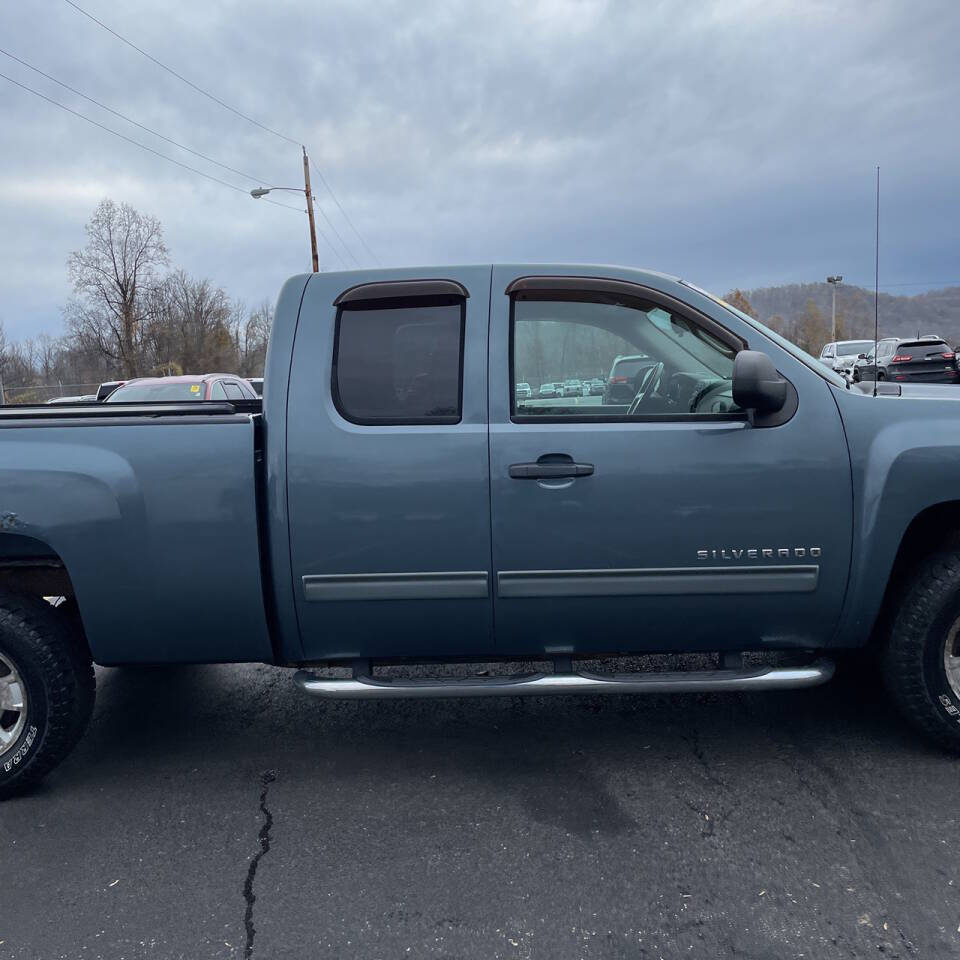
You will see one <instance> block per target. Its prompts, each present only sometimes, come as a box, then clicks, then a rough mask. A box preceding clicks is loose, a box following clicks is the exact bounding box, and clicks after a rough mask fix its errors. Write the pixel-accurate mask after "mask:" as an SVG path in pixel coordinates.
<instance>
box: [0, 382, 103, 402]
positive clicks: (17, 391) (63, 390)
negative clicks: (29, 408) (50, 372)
mask: <svg viewBox="0 0 960 960" xmlns="http://www.w3.org/2000/svg"><path fill="white" fill-rule="evenodd" d="M99 386H100V384H99V383H42V384H36V385H34V386H31V387H8V386H4V387H3V391H2V395H0V403H3V404H22V403H49V402H50V401H51V400H56V399H57V398H58V397H94V398H95V397H96V393H97V389H98V388H99Z"/></svg>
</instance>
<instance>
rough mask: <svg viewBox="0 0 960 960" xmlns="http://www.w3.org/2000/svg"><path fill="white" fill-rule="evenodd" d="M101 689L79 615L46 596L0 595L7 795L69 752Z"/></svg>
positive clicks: (2, 757)
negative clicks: (97, 687)
mask: <svg viewBox="0 0 960 960" xmlns="http://www.w3.org/2000/svg"><path fill="white" fill-rule="evenodd" d="M94 690H95V680H94V675H93V664H92V662H91V660H90V655H89V652H88V651H87V649H86V644H85V642H84V641H83V638H82V634H79V633H78V628H77V626H76V625H75V624H74V623H73V622H72V618H71V617H69V616H66V615H64V613H63V612H60V611H57V610H55V609H54V608H53V607H51V606H50V604H48V603H47V602H46V601H44V600H41V599H38V598H33V597H22V596H15V595H11V594H0V800H3V799H5V798H7V797H9V796H11V795H12V794H14V793H17V792H19V791H21V790H23V789H25V788H26V787H29V786H31V785H33V784H34V783H36V782H37V781H39V780H40V779H41V778H42V777H44V776H46V774H47V773H49V772H50V771H51V770H52V769H53V768H54V767H55V766H56V765H57V764H58V763H60V761H61V760H63V758H64V757H65V756H66V755H67V754H68V753H69V752H70V750H71V749H72V748H73V746H74V745H75V744H76V742H77V740H79V739H80V735H81V734H82V733H83V730H84V728H85V727H86V724H87V721H88V719H89V717H90V712H91V710H92V707H93V698H94Z"/></svg>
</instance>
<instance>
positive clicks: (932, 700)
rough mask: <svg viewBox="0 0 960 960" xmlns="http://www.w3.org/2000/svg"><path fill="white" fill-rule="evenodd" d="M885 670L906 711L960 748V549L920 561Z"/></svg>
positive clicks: (922, 727)
mask: <svg viewBox="0 0 960 960" xmlns="http://www.w3.org/2000/svg"><path fill="white" fill-rule="evenodd" d="M883 672H884V680H885V682H886V685H887V689H888V690H889V691H890V694H891V696H892V697H893V700H894V702H895V703H896V704H897V706H898V707H899V709H900V711H901V712H902V713H903V714H904V716H905V717H906V718H907V719H908V720H909V721H910V722H911V723H912V724H913V725H914V726H915V727H917V728H918V729H919V730H920V731H922V732H923V733H925V734H926V735H927V736H928V737H930V738H931V739H932V740H934V741H935V742H936V743H938V744H940V746H942V747H945V748H946V749H948V750H950V751H952V752H954V753H960V552H958V551H955V550H950V551H944V552H941V553H938V554H936V555H934V556H933V557H931V558H930V559H929V560H927V561H926V562H925V563H923V564H921V565H920V566H919V569H918V570H917V572H916V574H915V575H914V577H913V579H912V581H911V582H910V585H909V586H908V587H907V589H906V591H905V592H904V594H903V597H902V600H901V602H900V606H899V609H898V610H897V611H896V614H895V616H894V618H893V624H892V626H891V629H890V634H889V637H888V638H887V643H886V649H885V651H884V657H883Z"/></svg>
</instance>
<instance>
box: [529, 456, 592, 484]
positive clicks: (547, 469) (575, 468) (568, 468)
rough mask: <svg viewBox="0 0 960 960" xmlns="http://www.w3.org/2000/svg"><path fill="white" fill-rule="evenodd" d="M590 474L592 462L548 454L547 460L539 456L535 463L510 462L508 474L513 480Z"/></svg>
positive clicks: (558, 478) (586, 475)
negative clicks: (574, 460) (561, 458)
mask: <svg viewBox="0 0 960 960" xmlns="http://www.w3.org/2000/svg"><path fill="white" fill-rule="evenodd" d="M548 456H550V455H549V454H548ZM592 474H593V464H592V463H574V462H573V458H572V457H566V458H564V459H563V460H560V459H558V458H556V457H555V456H550V459H549V460H547V459H546V458H545V457H541V458H540V459H539V460H537V462H536V463H512V464H510V476H511V477H513V479H514V480H562V479H564V478H566V477H589V476H591V475H592Z"/></svg>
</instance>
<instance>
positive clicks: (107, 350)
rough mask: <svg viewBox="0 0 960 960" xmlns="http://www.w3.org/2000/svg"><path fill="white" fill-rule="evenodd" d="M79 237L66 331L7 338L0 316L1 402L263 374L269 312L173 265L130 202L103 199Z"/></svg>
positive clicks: (151, 223)
mask: <svg viewBox="0 0 960 960" xmlns="http://www.w3.org/2000/svg"><path fill="white" fill-rule="evenodd" d="M85 232H86V243H85V244H84V246H83V247H82V248H81V249H79V250H75V251H73V252H72V253H71V254H70V256H69V257H68V258H67V275H68V277H69V279H70V282H71V285H72V296H71V298H70V300H69V301H68V302H67V304H66V305H65V307H64V311H63V313H64V327H65V329H64V333H63V334H62V335H61V336H57V337H53V336H49V335H47V334H43V335H41V336H39V337H34V338H29V339H26V340H22V341H19V342H14V341H11V340H10V339H9V338H8V337H7V336H6V335H5V333H4V329H3V325H2V322H0V382H2V384H3V389H4V394H5V397H6V402H8V403H10V402H21V403H31V402H37V401H42V400H45V399H48V398H49V397H50V396H53V395H56V392H57V391H56V389H51V385H55V384H60V385H66V386H67V387H68V388H69V389H68V390H65V391H64V392H80V391H78V390H77V389H76V388H78V387H80V386H82V387H86V388H89V387H92V386H93V385H96V384H98V383H101V382H102V381H104V380H129V379H131V378H133V377H142V376H171V375H177V374H182V373H208V372H213V371H217V372H226V373H237V374H240V375H241V376H244V377H255V376H263V365H264V361H265V359H266V351H267V341H268V339H269V336H270V326H271V323H272V319H273V311H272V308H271V307H270V304H269V303H268V302H263V303H261V304H259V305H257V306H255V307H253V308H248V307H247V306H246V305H245V304H244V303H242V302H240V301H237V300H234V299H232V298H231V297H230V296H229V295H228V294H227V293H226V292H225V291H224V290H223V289H222V288H220V287H218V286H216V285H215V284H214V283H212V282H211V281H210V280H208V279H206V278H197V277H192V276H190V274H188V273H187V272H186V271H185V270H182V269H179V268H174V267H172V266H171V261H170V253H169V250H168V248H167V245H166V243H165V241H164V238H163V227H162V225H161V223H160V221H159V220H157V219H156V218H155V217H151V216H148V215H146V214H143V213H141V212H139V211H138V210H136V209H134V208H133V207H132V206H130V205H129V204H126V203H124V204H117V203H115V202H114V201H113V200H109V199H105V200H102V201H101V202H100V203H99V204H98V206H97V208H96V210H95V211H94V213H93V216H91V218H90V220H89V221H88V222H87V224H86V227H85Z"/></svg>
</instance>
